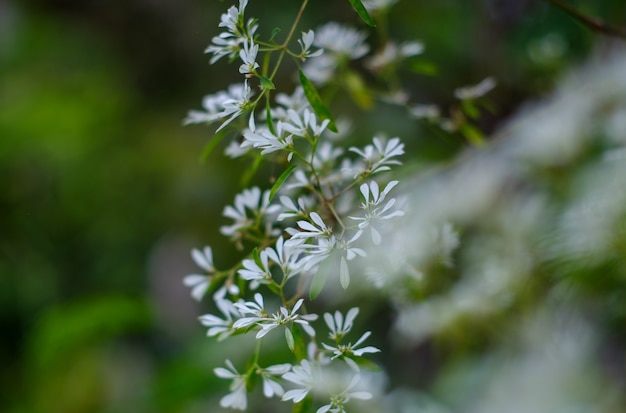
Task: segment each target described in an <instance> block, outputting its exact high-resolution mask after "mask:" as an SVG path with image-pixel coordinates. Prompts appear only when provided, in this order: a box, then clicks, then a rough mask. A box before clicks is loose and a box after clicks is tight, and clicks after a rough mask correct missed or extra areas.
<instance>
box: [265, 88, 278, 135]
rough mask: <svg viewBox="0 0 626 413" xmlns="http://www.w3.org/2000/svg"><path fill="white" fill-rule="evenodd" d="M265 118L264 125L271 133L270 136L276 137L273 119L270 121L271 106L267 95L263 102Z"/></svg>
mask: <svg viewBox="0 0 626 413" xmlns="http://www.w3.org/2000/svg"><path fill="white" fill-rule="evenodd" d="M265 118H266V119H265V123H266V124H267V127H268V128H269V130H270V132H272V135H274V136H276V129H275V128H274V119H272V106H271V105H270V99H269V95H268V98H267V99H266V100H265Z"/></svg>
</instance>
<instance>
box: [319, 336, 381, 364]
mask: <svg viewBox="0 0 626 413" xmlns="http://www.w3.org/2000/svg"><path fill="white" fill-rule="evenodd" d="M371 334H372V332H371V331H366V332H365V333H363V335H362V336H361V337H360V338H359V339H358V340H357V341H356V343H354V344H352V343H348V344H337V345H336V347H333V346H330V345H328V344H326V343H322V345H323V346H324V348H325V349H326V350H328V351H330V352H332V354H333V356H332V359H336V358H337V357H342V358H343V360H344V361H345V362H346V363H347V364H348V365H349V366H350V367H351V368H352V369H354V370H355V371H358V369H359V367H358V365H357V364H356V363H355V362H354V360H352V359H351V358H350V357H351V356H357V357H361V356H363V354H366V353H378V352H379V351H380V349H378V348H376V347H374V346H366V347H362V348H358V347H357V346H359V345H360V344H361V343H363V342H364V341H365V340H366V339H367V338H368V337H369V336H370V335H371Z"/></svg>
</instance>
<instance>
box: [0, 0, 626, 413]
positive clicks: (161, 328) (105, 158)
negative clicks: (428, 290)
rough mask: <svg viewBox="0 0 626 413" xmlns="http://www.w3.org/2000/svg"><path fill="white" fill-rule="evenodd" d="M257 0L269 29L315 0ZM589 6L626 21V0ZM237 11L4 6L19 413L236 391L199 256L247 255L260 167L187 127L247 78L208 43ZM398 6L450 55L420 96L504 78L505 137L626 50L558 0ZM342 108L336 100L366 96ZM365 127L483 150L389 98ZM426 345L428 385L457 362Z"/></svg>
mask: <svg viewBox="0 0 626 413" xmlns="http://www.w3.org/2000/svg"><path fill="white" fill-rule="evenodd" d="M250 3H251V4H250V5H249V7H248V10H249V11H248V15H250V16H255V17H258V18H259V19H260V20H261V22H263V28H262V30H265V32H269V31H271V29H272V28H273V27H275V26H279V27H286V26H287V25H288V24H290V22H291V21H292V19H293V16H295V13H296V11H297V8H298V6H299V5H298V4H297V3H298V2H293V1H292V0H274V1H255V0H251V1H250ZM313 3H314V4H315V7H311V8H310V10H308V11H307V14H306V16H305V19H304V21H303V25H302V29H305V28H314V27H316V26H317V25H319V24H321V23H323V22H326V21H329V20H338V21H344V22H350V23H351V24H353V25H354V26H358V27H361V28H363V29H366V28H365V27H364V26H363V25H362V23H361V22H359V20H358V17H357V16H356V15H355V14H354V12H353V11H352V10H351V8H350V6H349V4H348V2H347V1H342V2H340V1H338V0H315V1H314V2H313ZM572 4H575V5H576V6H577V7H579V8H580V9H581V10H583V11H585V12H586V13H589V14H590V15H593V16H597V17H599V18H601V19H604V20H605V21H607V22H608V23H610V24H612V25H615V26H621V27H624V26H625V25H626V3H624V1H623V0H603V1H592V0H586V1H583V0H580V1H572ZM230 5H231V3H230V2H228V1H216V0H204V1H199V0H128V1H103V0H82V1H76V0H23V1H13V2H12V1H9V0H0V189H1V190H0V326H1V327H2V332H1V337H2V339H1V341H0V411H3V412H5V411H6V412H11V413H14V412H15V413H17V412H20V413H22V412H24V413H31V412H32V413H38V412H46V413H48V412H59V413H61V412H62V413H82V412H84V413H87V412H89V413H95V412H111V413H113V412H120V413H121V412H134V413H138V412H163V413H165V412H168V413H169V412H200V411H204V412H206V411H216V410H215V409H214V406H216V405H217V401H218V400H219V397H220V395H221V394H222V393H223V392H224V391H225V385H224V383H219V380H218V379H216V378H215V377H214V375H213V373H212V368H213V367H215V366H217V365H221V363H222V361H223V358H224V357H223V355H222V354H220V353H219V351H216V350H215V349H219V347H217V344H215V343H214V341H213V340H211V339H206V338H205V337H204V330H203V328H202V327H201V326H200V325H199V324H198V323H197V321H196V317H197V316H198V315H199V314H202V313H203V311H204V310H206V308H205V307H203V305H202V304H200V305H198V304H195V303H194V302H192V300H191V298H190V297H189V294H188V290H187V289H185V288H184V287H183V286H182V278H183V276H184V275H186V274H188V273H190V272H192V271H194V270H195V269H194V266H193V263H192V261H191V259H190V256H189V251H190V249H191V248H192V247H196V246H202V245H212V246H213V250H214V252H215V254H216V261H218V262H222V263H232V262H234V261H235V260H237V259H238V258H240V257H239V256H238V255H237V251H235V250H234V248H232V246H230V245H229V244H228V243H227V241H226V240H225V239H224V238H222V237H221V236H220V235H219V226H220V225H223V224H225V223H226V221H225V220H224V219H223V217H222V216H221V211H222V208H223V207H224V205H226V204H228V203H230V202H231V200H232V198H233V196H234V194H235V193H237V192H238V190H239V177H238V174H239V171H240V170H241V169H242V168H243V167H245V165H244V164H243V162H244V161H232V160H228V159H226V158H224V157H223V156H222V155H221V153H219V151H216V152H214V153H213V154H211V155H210V156H209V157H208V158H206V159H204V158H202V156H201V154H202V151H203V148H204V146H205V145H206V144H207V143H208V142H209V141H210V138H211V136H212V132H213V129H211V128H208V127H201V126H190V127H183V126H182V125H181V123H182V119H183V118H184V117H185V115H186V113H187V111H188V110H189V109H192V108H199V107H200V101H201V98H202V96H203V95H205V94H207V93H213V92H215V91H217V90H221V89H223V88H225V87H226V86H227V85H228V84H230V83H232V82H236V81H239V78H240V76H239V74H238V73H237V70H236V69H235V67H234V66H229V65H227V64H226V63H225V62H220V63H219V64H217V65H215V66H210V65H209V64H208V60H209V59H208V56H206V55H204V54H203V53H202V52H203V50H204V48H205V47H206V46H207V45H208V44H209V42H210V39H211V37H212V36H214V35H216V34H217V32H218V30H217V24H218V22H219V16H220V14H221V13H222V12H224V11H225V10H226V9H227V8H228V7H229V6H230ZM391 20H392V21H393V25H392V26H391V27H390V28H389V30H390V32H391V33H392V35H394V36H395V37H397V38H399V39H419V40H422V41H423V42H424V44H425V46H426V51H425V53H424V55H423V61H422V63H423V65H422V66H421V68H422V69H424V68H431V67H436V68H437V70H436V71H432V70H430V69H429V70H425V71H426V72H433V73H419V74H417V73H411V72H409V71H407V72H406V73H403V75H404V82H405V85H406V87H407V88H408V90H409V92H410V93H411V95H412V97H413V98H414V99H415V100H416V101H419V102H423V103H429V102H432V103H437V104H440V105H442V106H443V107H445V106H446V105H449V104H450V103H451V102H452V100H453V96H452V90H454V88H456V87H459V86H463V85H466V84H472V83H476V82H478V81H480V80H481V79H483V78H484V77H486V76H488V75H491V76H494V77H495V78H496V79H497V80H498V87H497V89H496V90H495V91H494V92H493V94H492V95H491V96H490V98H491V100H492V102H493V106H494V108H495V111H494V113H490V114H487V115H485V116H484V117H483V118H482V120H481V124H480V126H481V127H482V128H483V130H485V131H486V132H487V133H490V132H492V131H494V130H495V129H496V128H497V127H498V125H499V124H501V123H502V121H503V120H504V119H506V118H507V117H508V116H509V115H510V114H511V113H513V112H514V111H515V110H517V109H518V108H519V107H520V106H521V105H524V104H525V103H526V102H531V101H533V100H536V99H538V98H541V97H542V96H544V95H546V94H548V93H549V92H550V91H551V89H552V87H553V85H554V84H555V81H556V80H557V79H558V78H559V77H560V75H561V74H562V73H563V72H564V71H565V70H567V69H568V68H570V67H572V66H574V65H577V64H578V63H580V62H582V61H584V60H585V59H586V57H588V56H589V55H590V54H591V53H592V52H595V53H598V50H599V52H600V53H601V52H602V50H603V48H610V46H607V45H606V44H608V43H607V42H605V41H604V40H603V39H602V37H601V36H600V35H597V34H594V33H592V32H590V31H589V30H588V29H587V28H585V27H583V26H581V25H580V24H578V23H577V22H575V21H574V20H572V19H571V18H570V17H569V16H567V15H565V14H564V13H562V12H561V11H559V10H557V9H555V8H554V7H551V6H550V5H549V4H548V2H546V1H540V0H437V1H433V0H410V1H409V0H403V1H400V2H399V3H398V4H397V5H396V6H395V7H394V9H393V10H392V13H391ZM422 72H424V70H422ZM342 104H343V105H346V107H345V108H337V107H335V108H334V109H335V110H337V111H340V110H344V109H345V110H348V111H351V110H354V107H353V106H350V103H349V102H344V103H342ZM360 127H361V128H362V131H364V132H363V135H364V137H363V139H364V142H365V141H367V140H369V139H370V137H371V132H367V133H366V132H365V131H372V130H386V131H389V133H390V134H398V135H400V136H401V137H403V140H404V141H405V142H406V144H407V148H408V153H407V155H406V158H405V161H406V162H407V163H412V162H415V163H421V164H429V163H435V162H441V161H445V160H447V159H450V158H452V157H453V156H454V155H455V154H457V153H458V152H459V151H461V150H463V149H464V148H466V147H467V146H468V144H467V143H466V142H465V141H464V140H463V139H462V138H460V137H457V136H446V135H442V134H441V132H440V131H437V130H433V129H432V128H427V127H424V126H423V125H422V124H420V123H419V122H417V121H411V120H409V119H406V117H403V116H400V114H399V113H398V112H395V111H394V110H393V109H390V108H389V107H384V106H377V107H375V108H374V109H372V110H371V111H370V113H368V114H367V117H366V121H364V122H363V123H362V124H361V126H360ZM358 133H359V130H358V129H357V134H358ZM259 183H260V184H262V185H268V184H267V179H266V178H264V177H263V176H261V177H260V178H259ZM374 320H375V318H374ZM456 339H457V340H461V341H462V340H463V339H462V338H460V339H459V338H456ZM460 347H463V346H462V345H460ZM413 355H414V356H415V357H418V359H419V358H420V357H421V359H419V360H421V361H419V362H418V365H419V366H420V369H422V371H423V376H421V378H419V379H415V378H413V380H414V381H415V382H416V383H417V384H420V385H422V384H427V383H428V379H429V377H432V371H433V370H434V369H436V368H437V366H438V365H437V363H435V362H434V361H432V358H431V357H430V356H429V352H428V351H426V352H424V351H422V352H418V353H415V354H413Z"/></svg>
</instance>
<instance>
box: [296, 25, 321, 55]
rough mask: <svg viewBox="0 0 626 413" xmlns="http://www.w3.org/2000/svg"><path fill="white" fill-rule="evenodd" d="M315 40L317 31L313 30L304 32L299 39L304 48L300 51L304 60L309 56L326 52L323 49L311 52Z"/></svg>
mask: <svg viewBox="0 0 626 413" xmlns="http://www.w3.org/2000/svg"><path fill="white" fill-rule="evenodd" d="M314 40H315V32H314V31H313V30H309V31H308V32H302V38H301V39H299V40H298V43H299V44H300V47H301V48H302V52H300V58H301V59H302V60H304V59H306V58H307V57H315V56H319V55H321V54H322V53H323V52H324V50H322V49H320V50H317V51H315V52H311V46H313V41H314Z"/></svg>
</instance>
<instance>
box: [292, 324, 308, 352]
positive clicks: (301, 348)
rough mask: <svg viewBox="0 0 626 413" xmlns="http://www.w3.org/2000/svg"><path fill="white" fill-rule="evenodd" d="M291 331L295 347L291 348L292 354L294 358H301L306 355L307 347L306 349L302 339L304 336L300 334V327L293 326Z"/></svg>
mask: <svg viewBox="0 0 626 413" xmlns="http://www.w3.org/2000/svg"><path fill="white" fill-rule="evenodd" d="M291 332H292V333H293V338H294V341H295V344H296V345H295V347H294V350H293V354H294V355H295V356H296V360H302V359H305V358H306V357H307V354H306V353H307V349H306V347H307V346H306V341H305V340H304V336H303V335H302V328H301V327H300V328H297V327H296V326H294V328H292V330H291Z"/></svg>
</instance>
